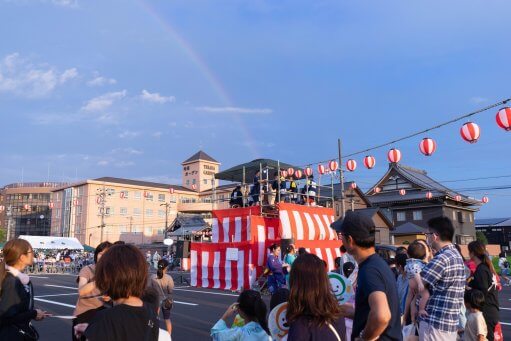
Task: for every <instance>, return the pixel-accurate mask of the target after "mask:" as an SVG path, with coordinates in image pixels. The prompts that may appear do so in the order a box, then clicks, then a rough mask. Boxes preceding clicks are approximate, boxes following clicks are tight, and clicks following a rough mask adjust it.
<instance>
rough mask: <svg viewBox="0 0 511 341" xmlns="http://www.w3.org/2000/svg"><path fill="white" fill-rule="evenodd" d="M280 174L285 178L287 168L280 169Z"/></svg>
mask: <svg viewBox="0 0 511 341" xmlns="http://www.w3.org/2000/svg"><path fill="white" fill-rule="evenodd" d="M280 176H281V177H283V178H287V170H282V171H280Z"/></svg>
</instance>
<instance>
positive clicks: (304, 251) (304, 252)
mask: <svg viewBox="0 0 511 341" xmlns="http://www.w3.org/2000/svg"><path fill="white" fill-rule="evenodd" d="M306 253H307V250H306V249H305V248H304V247H299V248H298V256H301V255H305V254H306Z"/></svg>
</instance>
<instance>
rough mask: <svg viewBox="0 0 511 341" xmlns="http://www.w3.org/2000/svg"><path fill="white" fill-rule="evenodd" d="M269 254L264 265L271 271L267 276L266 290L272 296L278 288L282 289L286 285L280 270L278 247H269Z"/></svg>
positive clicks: (274, 245)
mask: <svg viewBox="0 0 511 341" xmlns="http://www.w3.org/2000/svg"><path fill="white" fill-rule="evenodd" d="M269 250H270V254H269V255H268V259H267V261H266V264H267V266H268V269H269V270H270V271H271V273H270V275H269V276H268V290H270V293H271V294H273V293H274V292H275V291H277V290H278V289H279V288H282V287H283V286H284V285H286V278H285V277H284V272H283V270H282V261H281V260H280V246H279V245H277V244H272V245H271V246H270V247H269Z"/></svg>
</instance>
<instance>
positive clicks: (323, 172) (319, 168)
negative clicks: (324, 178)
mask: <svg viewBox="0 0 511 341" xmlns="http://www.w3.org/2000/svg"><path fill="white" fill-rule="evenodd" d="M318 173H319V174H320V175H323V174H325V166H323V165H318Z"/></svg>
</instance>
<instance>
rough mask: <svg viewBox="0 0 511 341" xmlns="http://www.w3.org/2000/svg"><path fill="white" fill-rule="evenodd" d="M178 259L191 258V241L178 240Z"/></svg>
mask: <svg viewBox="0 0 511 341" xmlns="http://www.w3.org/2000/svg"><path fill="white" fill-rule="evenodd" d="M176 257H177V258H190V241H189V240H178V241H177V242H176Z"/></svg>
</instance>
